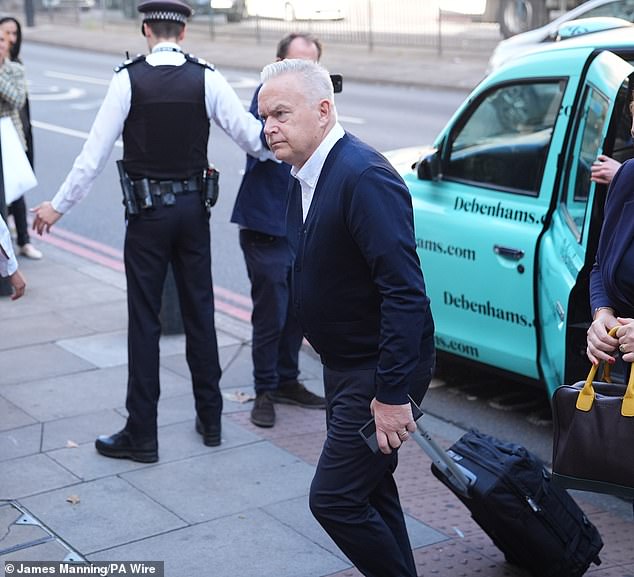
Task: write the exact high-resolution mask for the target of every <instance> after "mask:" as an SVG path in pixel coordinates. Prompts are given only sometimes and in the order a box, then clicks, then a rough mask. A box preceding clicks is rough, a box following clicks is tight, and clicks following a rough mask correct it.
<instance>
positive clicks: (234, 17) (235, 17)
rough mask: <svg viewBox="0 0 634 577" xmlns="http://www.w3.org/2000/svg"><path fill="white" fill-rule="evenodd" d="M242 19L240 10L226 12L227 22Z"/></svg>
mask: <svg viewBox="0 0 634 577" xmlns="http://www.w3.org/2000/svg"><path fill="white" fill-rule="evenodd" d="M241 20H242V13H241V12H228V13H227V22H240V21H241Z"/></svg>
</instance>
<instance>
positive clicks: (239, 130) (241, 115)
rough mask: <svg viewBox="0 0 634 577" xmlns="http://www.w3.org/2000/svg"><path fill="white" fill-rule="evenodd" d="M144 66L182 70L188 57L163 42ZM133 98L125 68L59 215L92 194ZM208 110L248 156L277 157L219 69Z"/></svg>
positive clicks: (208, 73)
mask: <svg viewBox="0 0 634 577" xmlns="http://www.w3.org/2000/svg"><path fill="white" fill-rule="evenodd" d="M146 62H147V63H148V64H150V65H151V66H162V65H171V66H181V65H182V64H184V63H185V56H184V55H183V54H182V52H181V51H180V47H179V46H178V44H173V43H171V42H161V43H159V44H157V45H156V46H154V48H153V50H152V53H151V54H148V55H147V57H146ZM131 98H132V88H131V85H130V76H129V74H128V71H127V70H126V69H124V70H122V71H121V72H118V73H115V74H114V76H113V78H112V80H111V82H110V86H109V87H108V92H107V93H106V96H105V98H104V101H103V103H102V105H101V108H100V109H99V112H97V116H96V118H95V121H94V123H93V125H92V128H91V129H90V133H89V135H88V139H87V140H86V142H85V143H84V147H83V148H82V151H81V152H80V154H79V156H78V157H77V158H76V159H75V162H74V164H73V167H72V169H71V171H70V172H69V173H68V176H67V177H66V180H65V181H64V183H63V184H62V186H61V187H60V188H59V190H58V191H57V194H56V195H55V197H54V198H53V200H52V204H53V208H54V209H55V210H57V211H58V212H61V213H65V212H67V211H68V210H70V209H71V208H72V207H73V206H74V205H75V204H77V203H78V202H79V201H80V200H81V199H82V198H84V196H86V194H88V192H89V190H90V189H91V187H92V185H93V183H94V181H95V179H96V178H97V176H98V175H99V173H100V172H101V171H102V170H103V168H104V166H105V165H106V162H107V161H108V158H109V157H110V153H111V151H112V148H113V147H114V145H115V142H116V141H117V139H118V138H119V137H120V136H121V134H122V132H123V126H124V123H125V120H126V118H127V117H128V114H129V112H130V102H131ZM205 107H206V109H207V116H208V117H209V118H210V119H211V120H214V122H215V123H216V124H217V125H218V126H219V127H220V128H221V129H222V130H223V131H224V132H225V133H226V134H227V135H228V136H229V137H231V138H232V139H233V141H234V142H235V143H236V144H237V145H238V146H240V148H242V149H243V150H244V151H245V152H246V153H247V154H251V155H252V156H255V157H256V158H260V159H273V158H274V156H273V154H272V153H271V152H270V151H269V150H268V149H267V148H265V147H264V145H263V144H262V141H261V140H260V133H261V130H262V123H261V121H259V120H257V119H256V118H255V117H254V116H253V115H252V114H249V112H247V111H246V110H245V108H244V106H243V105H242V102H241V101H240V98H239V97H238V95H237V94H236V93H235V91H234V90H233V88H231V86H230V85H229V83H228V82H227V80H226V79H225V77H224V76H223V75H222V74H221V73H220V72H218V71H215V72H214V71H212V70H207V69H206V70H205Z"/></svg>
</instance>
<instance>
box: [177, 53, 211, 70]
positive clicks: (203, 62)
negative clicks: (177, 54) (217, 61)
mask: <svg viewBox="0 0 634 577" xmlns="http://www.w3.org/2000/svg"><path fill="white" fill-rule="evenodd" d="M183 56H185V59H186V60H187V62H193V63H194V64H198V65H199V66H203V67H204V68H208V69H209V70H211V71H215V70H216V69H215V68H214V66H213V64H209V62H207V61H206V60H203V59H202V58H198V57H197V56H194V55H193V54H185V53H183Z"/></svg>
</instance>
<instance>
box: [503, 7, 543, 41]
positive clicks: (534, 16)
mask: <svg viewBox="0 0 634 577" xmlns="http://www.w3.org/2000/svg"><path fill="white" fill-rule="evenodd" d="M546 21H547V19H546V6H545V0H501V1H500V12H499V14H498V22H499V23H500V32H501V33H502V36H504V38H508V37H509V36H514V35H515V34H519V33H520V32H526V31H527V30H532V29H533V28H537V27H538V26H542V25H543V24H546Z"/></svg>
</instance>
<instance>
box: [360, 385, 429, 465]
mask: <svg viewBox="0 0 634 577" xmlns="http://www.w3.org/2000/svg"><path fill="white" fill-rule="evenodd" d="M407 397H408V399H409V404H410V406H411V407H412V416H413V417H414V420H415V421H418V419H420V418H421V417H422V416H423V411H421V409H420V407H419V406H418V405H417V404H416V401H414V399H412V397H410V396H409V395H408V396H407ZM359 435H361V437H362V438H363V440H364V441H365V442H366V444H367V445H368V447H370V449H371V450H372V452H373V453H376V452H378V450H379V443H378V442H377V440H376V425H375V424H374V418H372V419H370V420H369V421H368V422H367V423H366V424H365V425H363V427H361V428H360V429H359Z"/></svg>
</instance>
